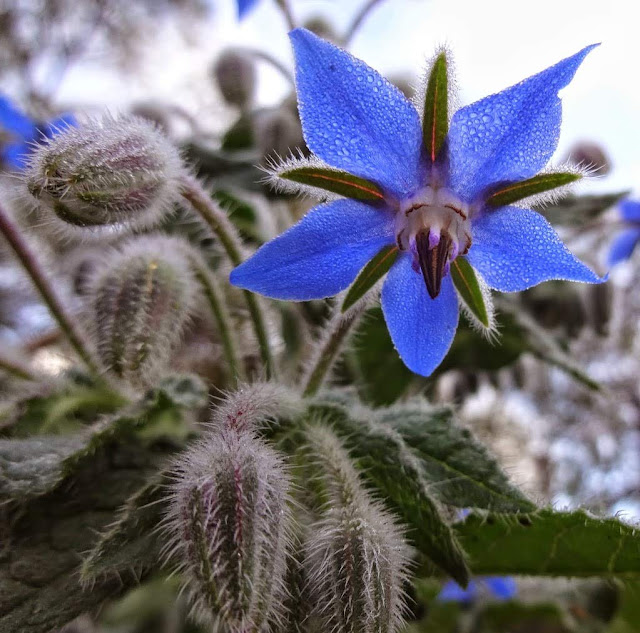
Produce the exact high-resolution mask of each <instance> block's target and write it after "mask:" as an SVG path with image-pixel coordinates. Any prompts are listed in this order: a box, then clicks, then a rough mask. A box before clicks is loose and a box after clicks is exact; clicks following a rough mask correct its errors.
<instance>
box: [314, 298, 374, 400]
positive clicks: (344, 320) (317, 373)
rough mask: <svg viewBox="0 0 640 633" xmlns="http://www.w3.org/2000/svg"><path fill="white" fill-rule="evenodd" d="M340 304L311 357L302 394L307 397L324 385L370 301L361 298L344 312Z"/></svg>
mask: <svg viewBox="0 0 640 633" xmlns="http://www.w3.org/2000/svg"><path fill="white" fill-rule="evenodd" d="M340 305H341V302H339V303H338V304H337V307H336V309H335V312H334V316H333V318H332V319H331V321H330V323H329V327H328V328H327V329H326V330H325V335H324V338H323V339H322V340H321V341H320V344H319V345H318V347H317V349H316V352H315V354H314V356H313V358H312V359H311V363H310V365H309V370H308V371H307V372H306V374H305V376H304V378H303V380H302V385H303V388H302V395H303V397H305V398H309V397H311V396H315V395H316V393H318V390H319V389H320V387H322V385H323V383H324V381H325V379H326V377H327V375H328V374H329V371H330V369H331V368H332V367H333V364H334V362H335V361H336V360H337V359H338V357H339V354H340V351H341V350H342V348H343V347H344V343H346V341H347V339H348V336H349V333H350V332H351V329H352V328H353V326H354V325H355V324H356V323H357V322H358V321H359V320H360V317H361V316H362V315H363V314H364V311H365V310H366V308H367V305H368V302H367V301H365V300H363V299H361V300H360V301H359V302H358V303H356V304H355V305H354V306H353V307H352V308H351V309H350V310H348V311H347V312H345V313H344V314H343V313H342V312H341V309H340Z"/></svg>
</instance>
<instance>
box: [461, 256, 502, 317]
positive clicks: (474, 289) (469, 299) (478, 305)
mask: <svg viewBox="0 0 640 633" xmlns="http://www.w3.org/2000/svg"><path fill="white" fill-rule="evenodd" d="M451 279H452V280H453V283H454V285H455V287H456V290H457V291H458V294H459V295H460V298H461V299H462V301H463V302H464V305H465V306H466V307H467V309H468V310H469V312H470V313H471V314H472V315H473V316H474V317H475V319H477V321H478V322H479V323H480V324H481V325H482V326H483V327H485V328H487V329H490V328H491V327H493V325H494V323H493V305H492V304H491V295H490V293H489V291H488V290H487V291H485V292H483V289H482V286H481V284H480V280H479V278H478V275H477V273H476V271H475V270H474V268H473V266H471V264H470V263H469V260H468V259H467V258H466V257H457V258H456V259H455V260H454V261H453V263H452V264H451Z"/></svg>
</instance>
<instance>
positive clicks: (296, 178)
mask: <svg viewBox="0 0 640 633" xmlns="http://www.w3.org/2000/svg"><path fill="white" fill-rule="evenodd" d="M278 177H280V178H284V179H285V180H291V181H293V182H298V183H300V184H302V185H308V186H310V187H318V188H320V189H324V190H326V191H330V192H331V193H337V194H338V195H340V196H345V197H347V198H354V199H355V200H383V199H384V195H383V193H382V190H381V189H380V187H378V185H376V184H375V183H373V182H371V181H369V180H365V179H364V178H359V177H358V176H354V175H353V174H350V173H348V172H346V171H339V170H337V169H330V168H323V167H294V168H293V169H285V170H283V171H279V172H278Z"/></svg>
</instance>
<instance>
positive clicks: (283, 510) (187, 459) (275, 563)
mask: <svg viewBox="0 0 640 633" xmlns="http://www.w3.org/2000/svg"><path fill="white" fill-rule="evenodd" d="M288 490H289V480H288V477H287V475H286V473H285V470H284V467H283V464H282V461H281V459H280V457H279V456H278V454H277V453H276V452H275V451H274V450H272V449H271V448H270V447H268V446H267V445H266V444H265V443H264V442H263V441H262V440H259V439H257V438H256V437H255V436H253V435H252V434H250V433H248V432H238V431H237V430H235V429H227V430H223V431H219V432H217V433H214V434H212V435H211V436H210V437H209V438H207V439H205V440H203V441H202V442H201V443H200V444H199V445H197V446H195V448H192V449H191V450H190V451H188V452H187V454H186V455H185V456H184V457H183V458H182V459H181V461H180V462H179V463H178V466H177V468H176V483H175V484H174V495H173V498H172V502H171V505H170V510H169V514H168V517H167V528H168V531H169V534H170V539H171V541H170V543H169V544H168V548H169V551H170V552H171V554H170V556H171V558H172V559H173V558H175V559H176V560H178V561H179V562H180V565H181V568H182V571H183V573H184V576H185V578H186V580H187V583H188V585H187V586H188V590H189V593H190V597H191V601H192V604H193V608H194V613H195V614H196V616H197V617H198V618H199V619H201V620H202V621H205V622H208V623H211V624H213V627H214V630H216V631H217V630H219V628H218V627H220V628H221V629H222V630H224V631H228V632H229V633H246V632H248V631H255V632H256V633H257V632H258V631H263V630H266V629H267V627H268V626H269V625H272V624H274V623H277V622H279V620H280V618H281V617H282V610H283V606H282V605H283V603H284V600H285V597H286V591H285V589H284V581H285V574H286V557H287V551H288V549H289V542H290V521H291V515H290V511H289V507H288V502H289V500H288ZM274 630H279V629H274Z"/></svg>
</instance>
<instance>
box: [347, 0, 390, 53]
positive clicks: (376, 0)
mask: <svg viewBox="0 0 640 633" xmlns="http://www.w3.org/2000/svg"><path fill="white" fill-rule="evenodd" d="M381 2H382V0H369V2H367V3H365V5H364V6H363V7H362V9H360V12H359V13H358V14H357V15H356V16H355V17H354V18H353V22H351V26H350V27H349V29H348V30H347V32H346V34H345V36H344V38H343V40H342V44H343V46H344V47H345V48H346V47H348V46H349V44H350V43H351V40H352V39H353V36H354V35H355V34H356V33H357V32H358V30H359V29H360V27H361V26H362V23H363V22H364V21H365V19H366V18H367V16H368V15H369V13H371V11H372V10H373V9H374V8H375V6H376V5H377V4H380V3H381Z"/></svg>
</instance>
